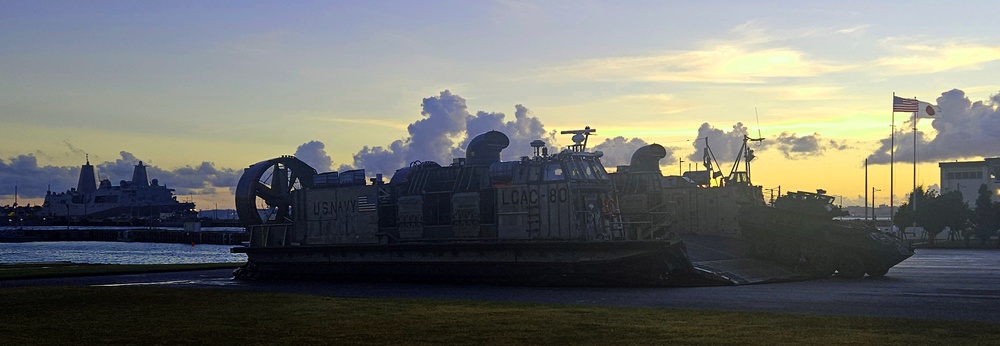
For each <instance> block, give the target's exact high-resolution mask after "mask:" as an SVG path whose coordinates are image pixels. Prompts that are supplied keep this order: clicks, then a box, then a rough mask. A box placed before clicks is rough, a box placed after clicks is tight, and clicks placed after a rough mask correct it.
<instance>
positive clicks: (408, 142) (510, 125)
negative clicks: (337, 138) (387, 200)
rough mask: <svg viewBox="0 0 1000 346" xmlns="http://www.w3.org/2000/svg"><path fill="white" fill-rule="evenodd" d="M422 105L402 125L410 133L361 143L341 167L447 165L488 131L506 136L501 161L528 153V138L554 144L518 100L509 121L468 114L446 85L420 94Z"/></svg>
mask: <svg viewBox="0 0 1000 346" xmlns="http://www.w3.org/2000/svg"><path fill="white" fill-rule="evenodd" d="M421 107H422V110H421V112H420V114H421V115H423V116H424V118H423V119H420V120H417V121H416V122H414V123H412V124H410V125H409V126H408V127H407V132H408V133H409V137H407V138H404V139H399V140H395V141H393V142H392V143H390V144H389V145H387V146H373V147H369V146H365V147H363V148H362V149H361V150H360V151H359V152H358V153H357V154H354V157H353V159H354V162H353V164H352V165H342V166H341V167H340V170H345V169H350V168H351V167H356V168H364V169H366V170H367V171H368V173H371V174H374V173H382V174H387V175H391V174H392V173H393V172H395V171H396V169H399V168H401V167H405V166H406V165H408V164H409V163H411V162H413V161H417V160H419V161H435V162H438V163H441V164H448V163H450V162H451V159H452V158H454V157H464V156H465V147H466V145H467V144H468V141H469V140H470V139H472V138H473V137H475V136H476V135H479V134H481V133H484V132H487V131H490V130H497V131H500V132H503V133H504V134H506V135H507V136H508V137H510V142H511V145H510V147H508V148H507V149H505V150H504V151H503V152H502V153H501V155H502V157H503V158H504V159H505V160H511V159H515V158H517V157H520V156H529V155H531V154H532V149H531V147H530V146H529V145H528V143H530V142H531V141H533V140H536V139H542V140H545V141H546V142H547V143H548V144H549V145H550V146H554V143H555V139H554V137H553V134H552V133H549V132H547V131H546V130H545V126H544V125H543V124H542V122H541V121H540V120H539V119H538V118H536V117H534V116H531V114H530V113H531V112H530V110H528V108H527V107H524V106H523V105H516V106H515V112H514V119H513V120H509V121H508V120H507V118H506V115H505V114H504V113H495V112H485V111H479V112H476V114H474V115H473V114H470V113H469V111H468V106H467V105H466V103H465V99H464V98H462V97H461V96H458V95H455V94H452V93H451V91H449V90H445V91H442V92H441V93H440V94H439V95H438V96H434V97H428V98H425V99H424V100H423V103H422V104H421Z"/></svg>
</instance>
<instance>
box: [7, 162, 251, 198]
mask: <svg viewBox="0 0 1000 346" xmlns="http://www.w3.org/2000/svg"><path fill="white" fill-rule="evenodd" d="M119 155H120V158H118V159H116V160H115V161H106V162H98V163H94V162H91V163H92V164H94V166H95V170H96V171H97V177H98V179H99V180H104V179H107V180H110V181H111V182H112V184H113V185H116V186H117V185H119V184H120V182H121V181H122V180H132V172H133V171H134V168H135V165H137V164H138V163H139V161H140V160H139V158H137V157H135V155H133V154H131V153H129V152H127V151H121V152H119ZM148 163H149V162H143V164H144V165H146V166H147V167H146V172H147V176H148V177H149V179H150V180H152V179H157V180H158V182H159V184H160V185H167V186H168V187H170V188H173V189H175V190H176V193H177V194H178V195H201V194H213V193H215V192H216V191H217V189H219V188H225V189H229V190H230V191H233V190H234V189H235V188H236V183H237V182H238V181H239V178H240V176H241V175H242V174H243V170H242V169H220V168H216V167H215V164H213V163H211V162H202V163H201V164H198V165H196V166H185V167H181V168H177V169H162V168H160V167H157V166H155V165H150V164H148ZM79 176H80V167H79V166H77V167H56V166H39V165H38V160H37V158H35V156H34V155H20V156H17V157H13V158H10V159H8V160H7V161H4V160H3V159H0V181H3V182H12V183H15V184H17V186H18V194H19V195H20V196H21V197H25V198H41V197H45V192H46V191H49V187H50V186H51V190H52V191H53V192H62V191H66V190H69V189H71V188H76V186H77V182H78V180H79ZM9 190H10V191H8V187H7V186H4V187H2V188H0V195H12V194H13V186H10V188H9Z"/></svg>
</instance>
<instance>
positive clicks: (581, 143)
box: [559, 126, 597, 153]
mask: <svg viewBox="0 0 1000 346" xmlns="http://www.w3.org/2000/svg"><path fill="white" fill-rule="evenodd" d="M594 132H597V129H592V128H590V126H587V127H584V128H583V130H566V131H561V132H559V133H560V134H564V135H566V134H572V135H573V145H570V146H569V150H571V151H573V152H577V153H582V152H583V151H585V150H587V138H589V137H590V134H591V133H594Z"/></svg>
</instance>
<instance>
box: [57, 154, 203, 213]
mask: <svg viewBox="0 0 1000 346" xmlns="http://www.w3.org/2000/svg"><path fill="white" fill-rule="evenodd" d="M42 209H43V212H42V215H44V216H45V217H47V218H49V219H53V220H56V222H73V223H102V224H108V223H112V224H114V223H122V224H134V223H136V222H144V223H150V222H163V221H167V220H170V221H179V222H180V221H183V220H187V219H193V218H196V216H197V213H196V212H195V211H194V203H191V202H180V201H178V200H177V197H176V196H175V195H174V189H170V188H167V186H166V185H160V183H159V181H158V180H157V179H153V180H149V177H148V176H147V174H146V166H144V165H143V164H142V162H141V161H140V162H139V164H138V165H136V166H135V169H134V170H133V172H132V179H131V180H122V181H121V182H120V184H119V185H118V186H114V185H112V184H111V181H110V180H109V179H104V180H101V182H100V184H98V183H97V179H96V175H95V172H94V166H93V165H91V164H90V159H89V158H88V159H87V163H86V164H84V165H83V166H81V167H80V177H79V180H78V182H77V187H76V188H71V189H70V190H68V191H66V192H59V193H54V192H52V191H48V192H46V193H45V201H44V203H43V204H42Z"/></svg>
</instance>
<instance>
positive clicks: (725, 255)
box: [611, 136, 913, 284]
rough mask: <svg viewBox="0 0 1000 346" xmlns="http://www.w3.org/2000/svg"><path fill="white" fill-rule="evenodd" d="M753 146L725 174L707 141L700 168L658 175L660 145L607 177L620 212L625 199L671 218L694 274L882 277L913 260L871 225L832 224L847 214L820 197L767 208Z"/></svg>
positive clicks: (750, 278)
mask: <svg viewBox="0 0 1000 346" xmlns="http://www.w3.org/2000/svg"><path fill="white" fill-rule="evenodd" d="M756 140H759V139H752V138H750V137H747V136H744V141H743V146H742V147H741V148H740V150H739V154H738V156H737V158H736V160H735V163H734V164H733V168H732V170H731V171H730V172H729V174H728V175H723V174H722V172H720V171H716V170H715V169H714V167H719V165H718V163H717V161H716V160H715V158H714V154H713V153H712V152H711V148H710V147H708V146H707V143H706V148H705V155H704V163H703V164H704V166H705V170H703V171H692V172H687V173H685V174H684V175H683V176H670V177H664V176H662V175H661V173H660V170H659V164H658V161H659V160H660V159H662V158H663V157H665V149H664V148H663V147H662V146H660V145H657V144H653V145H650V146H646V147H643V148H640V149H638V150H636V152H635V153H634V154H633V156H632V162H631V164H630V165H629V166H620V167H618V172H617V173H613V174H611V176H612V179H613V180H614V181H615V184H616V186H617V187H618V190H619V191H620V193H621V196H620V199H621V200H622V201H623V210H624V209H625V208H624V204H625V201H640V202H639V203H635V202H633V203H632V204H642V202H641V201H647V202H646V206H647V207H648V208H649V210H650V211H652V212H654V214H655V213H659V214H663V215H669V217H666V218H667V219H670V221H666V220H664V221H660V223H662V224H669V227H668V231H666V232H667V233H668V234H671V235H678V236H680V237H681V238H682V239H683V241H684V242H685V244H686V246H687V248H688V254H689V256H690V260H691V261H692V263H693V265H694V267H695V268H696V270H698V271H699V272H701V273H708V274H711V275H712V276H716V277H721V278H725V279H728V280H731V281H732V283H735V284H743V283H760V282H773V281H787V280H796V279H807V278H818V277H829V276H830V275H831V274H833V273H834V272H837V273H838V276H841V277H860V276H864V274H865V273H866V272H867V273H868V274H869V275H872V276H882V275H885V274H886V272H887V271H888V270H889V268H891V267H892V266H893V265H896V264H898V263H899V262H901V261H902V260H904V259H906V258H907V257H909V256H911V255H913V251H912V248H910V247H909V246H907V245H906V244H904V243H903V242H902V241H899V240H898V239H896V238H893V237H890V236H887V235H885V234H883V233H881V232H879V231H878V230H877V229H876V228H875V227H874V226H872V225H869V224H867V223H864V222H856V221H842V220H834V217H837V216H842V215H844V214H845V213H844V212H843V211H842V210H841V209H840V208H838V207H836V206H834V205H833V204H832V202H833V198H832V197H830V196H827V195H825V194H823V193H825V192H822V193H820V194H812V193H807V192H792V193H789V194H787V195H784V196H779V197H778V198H777V199H776V200H775V201H774V203H773V205H772V206H769V205H767V203H766V202H765V201H764V197H763V193H762V189H761V187H760V186H757V185H753V184H752V182H751V180H750V179H751V176H750V161H751V160H753V158H754V153H753V150H752V149H751V148H750V146H749V143H751V142H753V141H756ZM706 142H707V140H706ZM713 163H714V164H713ZM741 168H742V170H741ZM642 184H645V185H644V187H638V186H639V185H642ZM654 191H658V192H655V193H654ZM779 195H780V191H779ZM647 217H649V218H653V216H652V215H650V216H647Z"/></svg>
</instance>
